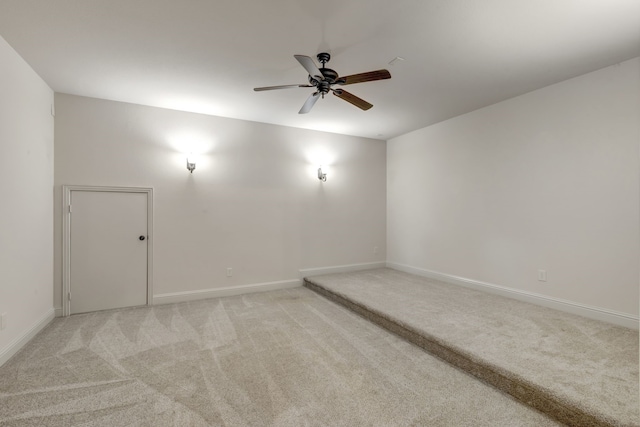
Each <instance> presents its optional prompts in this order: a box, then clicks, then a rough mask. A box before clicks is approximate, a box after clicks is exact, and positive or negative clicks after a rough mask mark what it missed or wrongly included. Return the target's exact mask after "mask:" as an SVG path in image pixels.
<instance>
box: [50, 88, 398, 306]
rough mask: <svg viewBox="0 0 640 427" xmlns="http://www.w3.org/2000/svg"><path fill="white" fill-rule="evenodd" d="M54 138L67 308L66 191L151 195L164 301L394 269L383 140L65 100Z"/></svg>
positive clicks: (59, 105) (157, 284) (59, 104)
mask: <svg viewBox="0 0 640 427" xmlns="http://www.w3.org/2000/svg"><path fill="white" fill-rule="evenodd" d="M55 137H56V145H55V200H56V201H55V227H56V231H55V268H56V270H55V275H54V277H55V292H54V295H55V305H56V307H58V308H59V307H60V306H61V299H60V295H61V277H62V273H61V265H62V264H61V231H60V230H61V218H60V212H61V208H60V204H61V197H62V195H61V186H62V185H65V184H67V185H97V186H148V187H153V188H154V203H155V207H154V240H155V242H154V246H153V248H154V260H153V261H154V293H155V294H156V295H159V294H169V293H176V292H185V291H198V290H207V289H215V288H222V287H229V286H241V285H247V284H256V283H265V282H274V281H285V280H291V279H294V280H297V279H298V269H304V268H314V267H328V266H335V265H345V264H359V263H368V262H383V261H384V260H385V259H386V253H385V251H384V248H385V246H386V241H385V239H386V234H385V227H386V160H385V159H386V143H385V142H384V141H378V140H372V139H365V138H357V137H350V136H342V135H336V134H329V133H322V132H315V131H307V130H301V129H294V128H287V127H282V126H274V125H267V124H260V123H254V122H247V121H241V120H234V119H226V118H221V117H213V116H205V115H199V114H193V113H185V112H179V111H173V110H165V109H160V108H153V107H145V106H140V105H133V104H126V103H119V102H113V101H105V100H98V99H92V98H84V97H78V96H72V95H63V94H56V130H55ZM189 146H193V147H195V148H194V151H196V152H198V151H200V152H202V154H201V155H200V156H199V160H198V162H197V165H196V170H195V171H194V173H193V174H190V173H189V172H188V171H187V169H186V165H185V162H186V160H185V154H184V153H185V152H188V151H190V150H191V148H189ZM318 163H322V164H324V165H327V166H329V175H328V180H327V182H325V183H322V182H320V181H319V180H318V178H317V167H318ZM374 246H377V247H378V248H379V251H378V253H377V254H374V252H373V248H374ZM227 267H232V268H233V277H231V278H227V277H226V268H227Z"/></svg>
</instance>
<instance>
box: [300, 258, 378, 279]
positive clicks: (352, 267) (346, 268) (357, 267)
mask: <svg viewBox="0 0 640 427" xmlns="http://www.w3.org/2000/svg"><path fill="white" fill-rule="evenodd" d="M386 266H387V263H386V262H384V261H381V262H367V263H364V264H348V265H335V266H332V267H319V268H306V269H304V270H298V271H299V272H300V279H304V278H305V277H311V276H319V275H321V274H331V273H349V272H352V271H361V270H371V269H374V268H385V267H386Z"/></svg>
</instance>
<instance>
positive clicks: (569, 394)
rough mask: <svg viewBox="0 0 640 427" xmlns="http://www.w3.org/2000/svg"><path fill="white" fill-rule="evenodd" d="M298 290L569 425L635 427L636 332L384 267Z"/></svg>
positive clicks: (322, 279)
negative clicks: (346, 310)
mask: <svg viewBox="0 0 640 427" xmlns="http://www.w3.org/2000/svg"><path fill="white" fill-rule="evenodd" d="M304 284H305V286H306V287H307V288H309V289H312V290H314V291H316V292H318V293H319V294H321V295H324V296H325V297H327V298H329V299H331V300H333V301H335V302H337V303H340V304H342V305H344V306H346V307H348V308H349V309H351V310H353V311H354V312H356V313H358V314H360V315H361V316H363V317H365V318H367V319H369V320H370V321H372V322H374V323H376V324H378V325H380V326H382V327H383V328H385V329H387V330H389V331H391V332H394V333H395V334H397V335H399V336H401V337H403V338H405V339H407V340H409V341H410V342H412V343H414V344H416V345H418V346H420V347H422V348H423V349H425V350H427V351H428V352H430V353H432V354H434V355H436V356H438V357H440V358H441V359H443V360H445V361H447V362H449V363H451V364H452V365H454V366H456V367H458V368H460V369H463V370H464V371H466V372H468V373H470V374H471V375H474V376H475V377H477V378H479V379H481V380H483V381H485V382H486V383H489V384H491V385H493V386H495V387H497V388H498V389H500V390H502V391H503V392H505V393H508V394H510V395H512V396H513V397H515V398H516V399H518V400H520V401H522V402H524V403H526V404H527V405H529V406H531V407H534V408H536V409H538V410H540V411H541V412H544V413H546V414H548V415H550V416H552V417H554V418H555V419H557V420H559V421H561V422H563V423H565V424H567V425H569V426H579V427H591V426H598V427H600V426H607V427H611V426H616V427H622V426H625V427H627V426H640V410H639V405H638V402H639V391H638V389H639V383H638V332H637V331H634V330H630V329H627V328H622V327H618V326H614V325H610V324H608V323H604V322H599V321H595V320H591V319H586V318H584V317H581V316H576V315H572V314H568V313H564V312H560V311H557V310H552V309H548V308H545V307H540V306H537V305H533V304H528V303H524V302H521V301H517V300H513V299H509V298H505V297H501V296H497V295H493V294H488V293H484V292H479V291H475V290H472V289H468V288H464V287H461V286H456V285H451V284H447V283H443V282H438V281H434V280H430V279H426V278H423V277H418V276H414V275H411V274H407V273H403V272H399V271H396V270H392V269H376V270H367V271H361V272H355V273H340V274H328V275H322V276H314V277H309V278H305V279H304Z"/></svg>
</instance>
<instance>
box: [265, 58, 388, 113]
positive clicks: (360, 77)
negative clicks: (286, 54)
mask: <svg viewBox="0 0 640 427" xmlns="http://www.w3.org/2000/svg"><path fill="white" fill-rule="evenodd" d="M293 56H294V57H295V58H296V59H297V60H298V62H299V63H300V65H302V66H303V67H304V69H305V70H307V72H308V73H309V84H300V85H284V86H267V87H256V88H254V89H253V90H255V91H256V92H260V91H263V90H276V89H290V88H294V87H313V88H316V91H315V92H314V93H312V94H311V95H310V96H309V98H307V100H306V102H305V103H304V105H303V106H302V108H301V109H300V111H298V114H306V113H308V112H309V111H311V108H313V106H314V105H315V103H316V101H317V100H318V98H320V97H321V96H322V98H324V96H325V95H326V94H327V93H329V92H333V94H334V95H335V96H337V97H338V98H340V99H344V100H345V101H347V102H349V103H351V104H353V105H355V106H356V107H358V108H361V109H362V110H368V109H369V108H371V107H373V105H372V104H369V103H368V102H367V101H365V100H364V99H362V98H358V97H357V96H355V95H353V94H352V93H349V92H347V91H346V90H344V89H340V88H334V87H333V86H334V85H339V86H344V85H351V84H354V83H364V82H372V81H375V80H384V79H390V78H391V73H389V71H387V70H376V71H369V72H367V73H360V74H352V75H350V76H344V77H339V76H338V73H337V72H335V71H334V70H332V69H330V68H326V67H325V65H326V64H327V62H329V59H331V55H329V54H328V53H326V52H322V53H319V54H318V55H317V57H318V62H320V63H321V64H322V67H320V68H318V66H317V65H316V63H315V62H314V61H313V59H311V58H309V57H308V56H305V55H293Z"/></svg>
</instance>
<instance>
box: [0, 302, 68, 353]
mask: <svg viewBox="0 0 640 427" xmlns="http://www.w3.org/2000/svg"><path fill="white" fill-rule="evenodd" d="M54 317H55V310H54V309H53V308H51V309H50V310H48V311H47V312H46V313H45V314H44V315H43V316H42V317H41V318H40V319H39V320H38V321H37V322H35V324H34V325H33V326H31V328H29V329H27V330H26V331H25V332H24V333H23V334H22V335H21V336H19V337H17V338H16V339H15V340H13V341H12V342H11V343H9V345H8V346H7V347H6V348H4V349H3V350H2V351H0V366H2V365H4V364H5V363H6V362H7V360H9V359H11V357H12V356H13V355H14V354H16V353H17V352H18V351H20V349H21V348H22V347H24V346H25V345H26V344H27V343H28V342H29V341H31V340H32V339H33V337H35V336H36V334H37V333H38V332H40V331H41V330H42V329H44V327H45V326H47V325H48V324H49V323H51V321H52V320H53V318H54Z"/></svg>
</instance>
